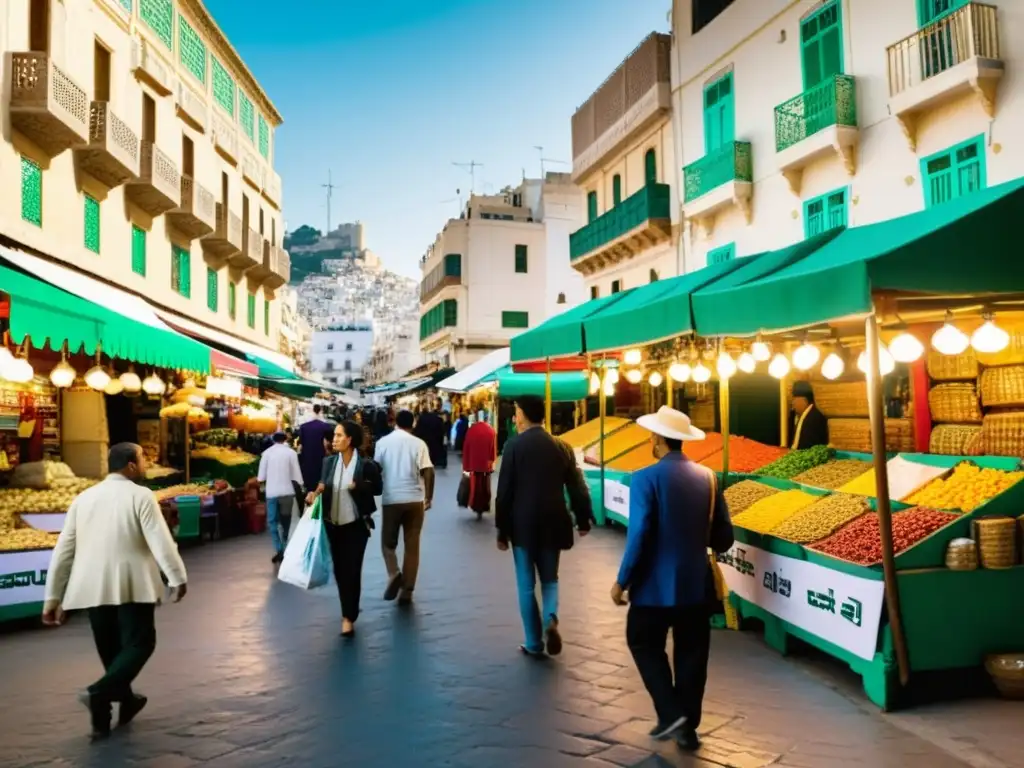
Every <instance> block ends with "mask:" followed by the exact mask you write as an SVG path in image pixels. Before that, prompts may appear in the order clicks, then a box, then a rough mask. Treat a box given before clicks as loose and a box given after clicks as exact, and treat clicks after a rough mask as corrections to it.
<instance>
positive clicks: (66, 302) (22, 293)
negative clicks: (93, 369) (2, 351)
mask: <svg viewBox="0 0 1024 768" xmlns="http://www.w3.org/2000/svg"><path fill="white" fill-rule="evenodd" d="M0 291H2V292H4V293H6V294H8V295H9V296H10V297H11V337H12V339H13V340H14V341H15V343H19V344H20V343H21V342H22V341H24V339H25V337H26V336H28V337H29V339H30V342H31V344H32V346H33V347H35V348H37V349H43V348H45V347H47V346H49V347H50V348H51V349H54V350H57V349H60V348H61V347H62V346H63V344H64V343H65V342H67V345H68V349H69V350H70V351H71V352H73V353H75V352H79V351H81V352H84V353H85V354H87V355H92V354H94V353H95V352H96V349H97V347H101V348H102V351H103V353H104V354H105V355H107V356H108V357H115V358H118V359H121V360H129V361H131V362H135V363H139V364H142V365H152V366H156V367H159V368H175V369H182V370H186V371H194V372H197V373H209V371H210V348H209V347H207V346H206V345H205V344H201V343H199V342H198V341H195V340H194V339H190V338H188V337H187V336H183V335H181V334H178V333H175V332H174V331H172V330H170V329H168V328H159V327H156V326H154V325H148V324H146V323H143V322H139V321H138V320H133V319H131V318H129V317H126V316H124V315H121V314H119V313H117V312H114V311H113V310H110V309H107V308H106V307H102V306H100V305H99V304H95V303H93V302H91V301H88V300H86V299H83V298H81V297H79V296H76V295H74V294H72V293H68V292H67V291H64V290H61V289H60V288H57V287H55V286H53V285H50V284H49V283H47V282H44V281H42V280H39V279H37V278H35V277H32V276H31V275H27V274H24V273H23V272H19V271H17V270H14V269H11V268H9V267H5V266H0Z"/></svg>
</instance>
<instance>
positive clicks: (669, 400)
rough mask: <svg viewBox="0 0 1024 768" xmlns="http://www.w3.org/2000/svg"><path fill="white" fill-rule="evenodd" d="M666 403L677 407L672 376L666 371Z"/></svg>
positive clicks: (670, 406) (671, 406)
mask: <svg viewBox="0 0 1024 768" xmlns="http://www.w3.org/2000/svg"><path fill="white" fill-rule="evenodd" d="M665 405H667V406H668V407H669V408H675V407H676V399H675V397H674V395H673V392H672V377H671V376H670V375H669V372H668V371H665Z"/></svg>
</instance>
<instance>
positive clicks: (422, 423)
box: [414, 409, 448, 469]
mask: <svg viewBox="0 0 1024 768" xmlns="http://www.w3.org/2000/svg"><path fill="white" fill-rule="evenodd" d="M444 433H445V426H444V420H443V419H442V418H441V412H440V409H435V410H425V411H423V413H421V414H420V417H419V419H417V421H416V428H415V432H414V434H415V435H416V437H418V438H419V439H420V440H422V441H423V442H424V443H426V444H427V450H428V451H430V461H431V463H432V464H433V465H434V466H435V467H437V468H438V469H444V468H446V467H447V466H448V450H447V449H446V448H445V444H444Z"/></svg>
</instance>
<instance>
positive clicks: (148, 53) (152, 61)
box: [132, 38, 174, 96]
mask: <svg viewBox="0 0 1024 768" xmlns="http://www.w3.org/2000/svg"><path fill="white" fill-rule="evenodd" d="M132 69H133V70H134V72H135V77H136V78H137V79H139V80H141V81H143V82H145V83H146V84H147V85H149V87H150V88H152V89H153V90H154V91H156V92H157V93H159V94H160V95H161V96H170V95H171V91H172V90H173V88H174V78H173V77H171V69H170V67H169V66H168V64H167V62H166V61H165V60H164V59H163V58H161V57H160V55H159V54H158V53H157V52H156V51H155V50H154V48H153V44H152V43H150V42H149V41H148V40H146V39H144V38H143V39H136V40H133V41H132Z"/></svg>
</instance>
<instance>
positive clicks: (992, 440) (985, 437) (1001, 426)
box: [981, 411, 1024, 456]
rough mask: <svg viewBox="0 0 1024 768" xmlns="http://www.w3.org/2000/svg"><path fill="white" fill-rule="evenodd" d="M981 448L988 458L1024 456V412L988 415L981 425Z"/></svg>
mask: <svg viewBox="0 0 1024 768" xmlns="http://www.w3.org/2000/svg"><path fill="white" fill-rule="evenodd" d="M981 448H982V452H983V453H984V454H986V455H988V456H1024V412H1021V411H1009V412H1007V413H990V414H988V415H987V416H986V417H985V420H984V421H983V422H982V424H981Z"/></svg>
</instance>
